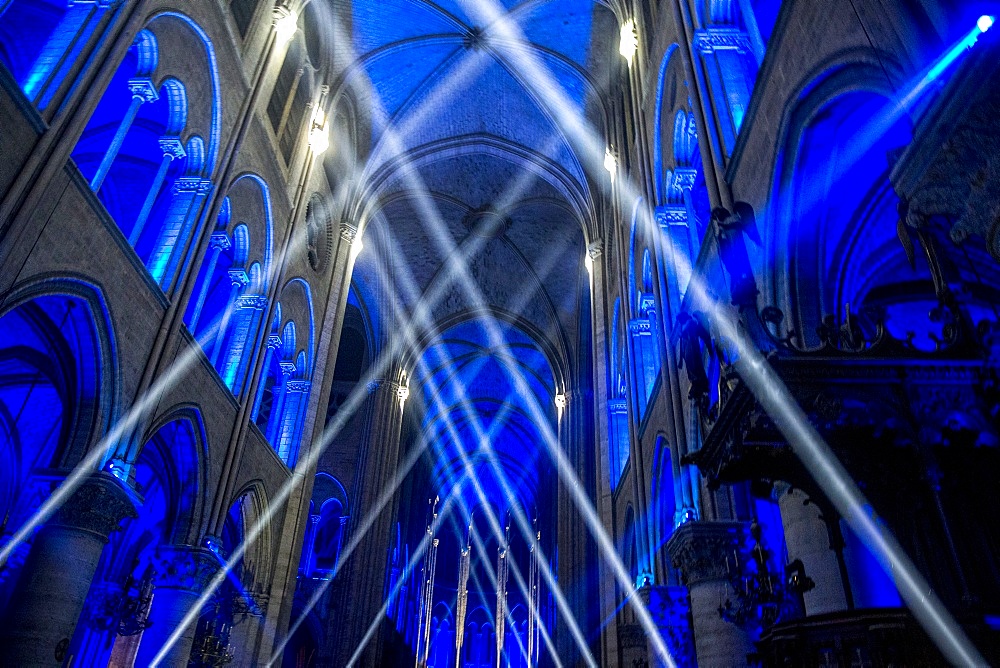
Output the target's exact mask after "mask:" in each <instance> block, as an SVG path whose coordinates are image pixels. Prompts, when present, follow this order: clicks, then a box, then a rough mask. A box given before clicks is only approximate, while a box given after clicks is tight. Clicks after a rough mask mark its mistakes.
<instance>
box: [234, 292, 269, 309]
mask: <svg viewBox="0 0 1000 668" xmlns="http://www.w3.org/2000/svg"><path fill="white" fill-rule="evenodd" d="M236 308H252V309H258V310H261V311H262V310H264V309H265V308H267V297H263V296H261V295H240V296H239V297H237V298H236Z"/></svg>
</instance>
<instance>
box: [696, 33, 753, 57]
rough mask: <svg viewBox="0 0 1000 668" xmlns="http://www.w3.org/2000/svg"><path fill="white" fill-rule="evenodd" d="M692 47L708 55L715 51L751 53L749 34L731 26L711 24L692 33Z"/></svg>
mask: <svg viewBox="0 0 1000 668" xmlns="http://www.w3.org/2000/svg"><path fill="white" fill-rule="evenodd" d="M694 48H695V49H697V50H698V51H699V52H701V54H702V55H705V56H709V55H711V54H713V53H715V52H716V51H736V52H737V53H751V52H752V47H751V44H750V36H749V35H747V34H746V32H744V31H743V30H740V29H739V28H734V27H732V26H712V27H710V28H707V29H705V30H696V31H695V33H694Z"/></svg>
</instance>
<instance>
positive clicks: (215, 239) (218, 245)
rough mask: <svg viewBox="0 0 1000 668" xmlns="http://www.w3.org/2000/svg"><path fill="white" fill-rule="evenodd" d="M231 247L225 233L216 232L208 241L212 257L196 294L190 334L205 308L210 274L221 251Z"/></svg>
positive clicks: (231, 243) (210, 283)
mask: <svg viewBox="0 0 1000 668" xmlns="http://www.w3.org/2000/svg"><path fill="white" fill-rule="evenodd" d="M232 247H233V242H232V241H230V239H229V235H228V234H226V233H225V231H222V232H216V233H215V234H213V235H212V239H211V240H210V241H209V248H211V249H212V257H211V258H209V260H208V267H206V269H205V280H204V281H203V282H202V284H201V291H200V292H199V293H198V300H197V301H196V302H195V305H194V311H193V312H192V314H191V331H192V332H194V331H196V330H197V328H198V321H199V320H200V319H201V309H202V308H204V307H205V299H206V298H207V297H208V289H209V288H210V287H211V286H212V274H214V273H215V267H216V266H217V265H218V264H219V255H221V254H222V251H224V250H229V249H230V248H232Z"/></svg>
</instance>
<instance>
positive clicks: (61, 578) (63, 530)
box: [0, 473, 136, 666]
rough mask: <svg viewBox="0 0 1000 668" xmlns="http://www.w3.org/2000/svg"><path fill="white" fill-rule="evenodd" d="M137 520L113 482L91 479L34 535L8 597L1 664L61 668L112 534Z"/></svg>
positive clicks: (99, 475)
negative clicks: (123, 523)
mask: <svg viewBox="0 0 1000 668" xmlns="http://www.w3.org/2000/svg"><path fill="white" fill-rule="evenodd" d="M126 517H136V512H135V505H134V502H133V500H132V498H131V495H130V494H129V492H128V491H127V490H126V489H125V487H124V486H123V484H122V483H121V482H120V481H119V480H118V479H117V478H115V477H113V476H111V475H109V474H107V473H95V474H93V475H92V476H91V477H90V478H89V479H88V480H86V482H84V483H83V484H82V485H81V486H80V487H79V488H78V489H77V490H76V491H75V492H74V493H73V495H72V496H71V497H70V499H69V500H68V501H67V502H66V503H64V504H63V505H62V507H60V508H59V510H57V511H56V512H55V514H54V515H52V517H51V518H50V519H49V521H48V522H46V524H45V525H44V526H43V527H42V528H41V529H40V530H39V532H38V534H37V535H36V536H35V538H34V540H33V543H32V546H31V551H30V552H29V553H28V558H27V561H26V562H25V564H24V568H23V570H22V571H21V576H20V578H19V579H18V582H17V585H16V587H15V589H14V592H13V594H12V596H11V600H10V604H9V605H8V607H7V610H8V611H10V614H9V615H8V617H7V620H6V623H5V625H4V628H3V631H2V632H0V664H3V665H6V666H51V665H60V664H61V663H62V662H63V661H66V660H68V659H69V658H70V657H68V656H66V652H67V650H68V649H69V644H70V640H71V639H72V638H73V631H74V629H75V628H76V625H77V621H78V619H79V617H80V613H81V611H82V610H83V604H84V600H85V599H86V598H87V593H88V591H89V590H90V585H91V580H92V579H93V577H94V573H95V572H96V571H97V565H98V562H99V561H100V559H101V553H102V552H103V550H104V546H105V545H106V544H107V542H108V537H109V536H110V535H111V532H112V531H116V530H118V529H119V523H120V522H121V521H122V520H123V519H125V518H126Z"/></svg>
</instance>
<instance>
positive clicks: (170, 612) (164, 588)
mask: <svg viewBox="0 0 1000 668" xmlns="http://www.w3.org/2000/svg"><path fill="white" fill-rule="evenodd" d="M154 567H155V569H156V576H155V579H154V589H153V602H152V605H151V606H150V608H149V621H150V622H152V624H151V625H150V626H149V628H148V629H146V630H145V631H143V634H142V640H141V641H139V652H138V655H137V656H136V659H135V665H137V666H149V665H152V663H153V659H154V658H155V657H156V656H157V655H158V654H159V653H160V650H161V649H163V647H164V646H165V645H166V644H167V643H168V642H170V638H171V636H172V635H173V634H174V633H175V631H176V630H177V629H178V628H179V627H180V625H181V623H182V622H183V620H184V617H185V616H186V615H187V614H188V612H190V611H191V609H192V608H193V607H194V606H195V604H196V603H197V601H198V597H199V596H201V594H202V592H203V591H204V590H205V588H206V587H207V586H208V583H209V580H211V579H212V576H214V575H215V573H216V572H217V571H218V570H219V558H218V557H216V556H215V555H214V554H212V553H211V552H209V551H208V550H206V549H204V548H200V547H191V546H189V545H163V546H160V547H159V548H157V550H156V556H155V561H154ZM197 626H198V616H197V615H196V616H195V617H194V619H192V621H191V623H190V624H188V625H187V626H186V627H185V628H184V629H182V630H181V632H180V634H179V636H178V638H177V639H176V640H175V641H174V643H173V645H172V646H171V647H170V648H169V649H168V650H167V651H166V653H165V654H164V656H163V658H161V659H160V662H159V663H158V664H157V665H159V666H178V667H179V668H186V667H187V665H188V657H190V655H191V646H192V644H193V643H194V634H195V630H196V629H197Z"/></svg>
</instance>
